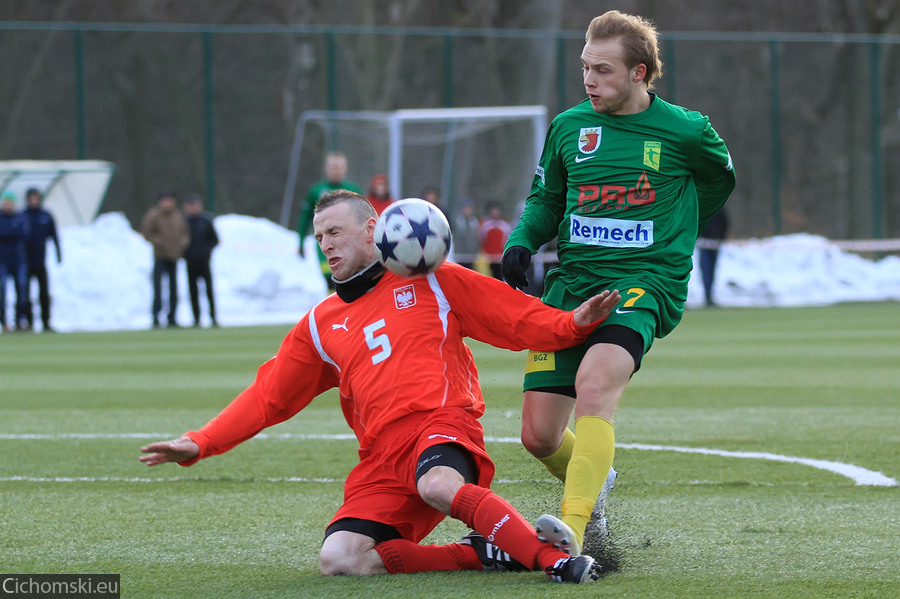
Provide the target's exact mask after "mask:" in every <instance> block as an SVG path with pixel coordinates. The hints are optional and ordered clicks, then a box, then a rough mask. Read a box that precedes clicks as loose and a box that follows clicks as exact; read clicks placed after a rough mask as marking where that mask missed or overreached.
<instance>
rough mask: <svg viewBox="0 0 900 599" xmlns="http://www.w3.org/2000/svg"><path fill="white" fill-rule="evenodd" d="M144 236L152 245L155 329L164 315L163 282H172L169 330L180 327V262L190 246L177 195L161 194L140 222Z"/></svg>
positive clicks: (188, 234)
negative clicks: (177, 314)
mask: <svg viewBox="0 0 900 599" xmlns="http://www.w3.org/2000/svg"><path fill="white" fill-rule="evenodd" d="M141 235H143V236H144V238H145V239H146V240H147V241H149V242H150V243H151V245H153V306H152V308H151V312H152V316H153V328H154V329H158V328H159V326H160V324H159V313H160V311H162V279H163V276H165V277H166V278H167V279H168V280H169V313H168V326H170V327H178V323H177V322H176V320H175V309H176V308H177V307H178V277H177V273H178V260H179V258H181V257H182V256H184V251H185V250H186V249H187V247H188V244H189V243H190V241H191V239H190V231H189V229H188V224H187V220H185V218H184V214H182V212H181V210H179V209H178V200H177V199H176V198H175V194H174V193H172V192H170V191H164V192H163V193H161V194H159V198H158V200H157V204H156V206H154V207H153V208H151V209H150V210H148V211H147V213H146V214H145V215H144V218H143V220H142V221H141Z"/></svg>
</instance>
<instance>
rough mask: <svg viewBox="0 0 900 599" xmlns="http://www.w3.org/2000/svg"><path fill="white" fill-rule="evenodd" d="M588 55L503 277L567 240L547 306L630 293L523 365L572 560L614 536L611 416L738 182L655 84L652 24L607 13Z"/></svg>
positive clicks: (562, 537) (526, 434)
mask: <svg viewBox="0 0 900 599" xmlns="http://www.w3.org/2000/svg"><path fill="white" fill-rule="evenodd" d="M581 62H582V74H583V78H584V87H585V91H586V92H587V96H588V97H587V99H585V100H584V101H582V102H581V103H580V104H578V105H577V106H575V107H573V108H570V109H569V110H566V111H565V112H563V113H561V114H560V115H558V116H557V117H556V118H554V119H553V121H552V123H551V124H550V127H549V130H548V132H547V137H546V140H545V142H544V149H543V151H542V153H541V158H540V162H539V164H538V168H537V171H536V172H535V176H534V179H533V181H532V186H531V193H530V195H529V196H528V199H527V202H526V205H525V211H524V213H523V215H522V218H521V220H520V221H519V223H518V225H517V226H516V228H515V230H514V231H513V232H512V234H511V235H510V238H509V241H508V242H507V244H506V252H505V253H504V256H503V276H504V278H505V279H506V281H507V282H508V283H509V284H510V285H511V286H513V287H517V288H523V287H525V286H527V284H528V280H527V277H526V275H525V272H526V269H527V267H528V265H529V263H530V262H531V255H532V254H533V253H534V252H535V251H536V250H537V249H538V248H539V247H540V246H541V245H542V244H544V243H546V242H547V241H550V240H551V239H552V238H553V237H554V236H557V235H558V236H559V239H558V244H559V250H558V256H559V260H560V265H561V266H560V268H557V269H555V270H553V271H552V272H550V273H549V274H548V276H547V278H546V279H545V290H544V293H543V297H542V299H543V301H544V302H545V303H547V304H550V305H552V306H556V307H559V308H562V309H566V308H567V307H569V306H570V305H577V304H578V302H580V301H582V300H583V298H586V297H589V296H591V295H592V294H593V293H594V292H595V291H594V290H596V289H607V288H609V289H621V290H622V300H623V304H622V305H621V306H619V307H618V308H617V309H616V311H615V312H614V313H613V314H611V315H610V317H609V318H608V319H606V321H604V322H603V324H602V325H601V326H600V327H599V328H598V329H597V330H596V331H595V332H594V334H593V335H591V338H590V339H588V341H587V342H586V343H584V344H582V345H580V346H578V347H577V348H573V349H569V350H564V351H559V352H555V353H554V354H546V355H533V356H529V357H530V358H532V359H530V360H529V362H528V363H529V367H528V368H526V374H525V384H524V388H525V397H524V401H523V404H522V443H523V444H524V445H525V447H526V448H527V449H528V451H530V452H531V453H532V454H533V455H534V456H535V457H536V458H538V459H539V460H540V461H541V462H543V463H544V465H545V466H546V467H547V469H548V470H549V471H550V472H551V473H553V474H554V475H556V476H557V477H558V478H560V479H561V480H563V481H564V482H565V489H564V491H563V499H562V526H561V527H556V526H555V524H553V525H552V526H551V527H550V530H548V535H550V536H552V537H553V538H554V542H558V543H559V544H560V545H561V546H567V547H570V548H571V551H572V552H573V554H574V553H575V552H576V551H578V550H579V549H580V547H581V546H582V544H583V541H584V540H585V531H586V530H588V524H589V522H590V523H591V527H590V529H589V530H590V532H591V536H590V539H589V540H590V541H591V545H592V546H594V543H595V542H600V543H602V541H603V539H604V538H605V535H606V534H607V526H606V518H605V516H604V515H603V508H604V500H605V492H603V491H604V488H605V491H608V490H609V488H611V485H612V482H613V480H614V479H615V471H614V470H613V469H612V463H613V454H614V452H615V434H614V432H613V424H612V422H613V414H614V412H615V409H616V406H618V404H619V400H620V399H621V398H622V394H623V393H624V391H625V387H626V386H627V385H628V382H629V381H630V380H631V376H632V375H633V374H634V373H635V372H636V371H637V370H638V368H639V367H640V365H641V359H642V357H643V356H644V354H645V353H646V352H647V351H648V350H649V349H650V346H651V344H652V343H653V339H654V338H655V337H656V338H661V337H664V336H665V335H667V334H668V333H669V332H671V331H672V329H674V328H675V326H676V325H677V324H678V322H679V321H680V320H681V317H682V315H683V313H684V303H685V300H686V299H687V286H688V280H689V278H690V273H691V267H692V263H693V259H692V258H693V253H694V244H695V243H696V241H697V236H698V234H699V232H700V231H701V230H702V228H703V227H704V226H706V223H707V222H708V221H709V220H710V219H711V218H712V216H713V215H714V214H715V213H716V212H718V211H719V209H720V208H721V207H722V205H723V204H724V203H725V201H726V200H727V199H728V196H729V194H730V193H731V191H732V190H733V189H734V185H735V176H734V171H733V169H732V163H731V156H730V155H729V153H728V148H727V147H726V146H725V142H723V141H722V139H721V138H720V137H719V135H718V134H717V133H716V131H715V129H713V127H712V125H710V123H709V119H708V118H707V117H705V116H703V115H701V114H699V113H697V112H693V111H689V110H686V109H684V108H681V107H678V106H674V105H672V104H669V103H668V102H666V101H664V100H663V99H661V98H659V97H657V96H656V94H653V93H651V92H650V89H651V86H652V84H653V80H654V79H655V78H656V77H658V76H659V75H660V73H661V69H662V63H661V62H660V60H659V49H658V41H657V33H656V28H655V27H654V26H653V25H652V24H651V23H650V22H648V21H647V20H645V19H643V18H641V17H637V16H632V15H626V14H623V13H621V12H619V11H609V12H607V13H605V14H603V15H601V16H599V17H596V18H595V19H593V20H592V21H591V23H590V25H589V27H588V29H587V33H586V35H585V45H584V49H583V51H582V54H581ZM539 358H543V359H539ZM573 409H574V411H575V433H574V434H573V433H572V431H570V430H569V429H568V428H567V425H568V422H569V418H570V417H571V415H572V410H573ZM538 526H541V520H540V519H539V521H538ZM557 528H558V529H559V534H557V531H556V529H557Z"/></svg>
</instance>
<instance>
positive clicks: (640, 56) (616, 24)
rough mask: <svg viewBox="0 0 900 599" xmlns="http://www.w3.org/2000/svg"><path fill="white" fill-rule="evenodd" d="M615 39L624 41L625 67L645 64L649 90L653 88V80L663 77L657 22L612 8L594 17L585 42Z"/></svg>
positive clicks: (646, 81)
mask: <svg viewBox="0 0 900 599" xmlns="http://www.w3.org/2000/svg"><path fill="white" fill-rule="evenodd" d="M615 38H619V39H621V40H622V47H623V48H624V49H625V57H624V59H625V66H627V67H628V68H629V69H630V68H633V67H635V66H637V65H639V64H641V63H643V64H644V66H646V67H647V74H646V75H645V76H644V82H645V83H646V84H647V88H648V89H649V88H651V87H653V80H654V79H657V78H658V77H661V76H662V61H661V60H660V59H659V40H658V39H657V36H656V27H655V26H654V25H653V23H651V22H650V21H648V20H647V19H644V18H643V17H638V16H634V15H628V14H625V13H621V12H619V11H617V10H611V11H608V12H605V13H603V14H602V15H600V16H599V17H594V19H593V20H591V24H590V25H588V28H587V32H586V33H585V35H584V41H585V42H591V41H593V40H608V39H615Z"/></svg>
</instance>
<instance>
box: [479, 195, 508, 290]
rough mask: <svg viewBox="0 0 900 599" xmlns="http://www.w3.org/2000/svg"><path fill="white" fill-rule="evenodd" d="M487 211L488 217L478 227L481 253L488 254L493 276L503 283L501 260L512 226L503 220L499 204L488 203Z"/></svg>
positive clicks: (501, 208)
mask: <svg viewBox="0 0 900 599" xmlns="http://www.w3.org/2000/svg"><path fill="white" fill-rule="evenodd" d="M487 209H488V214H487V217H486V218H485V219H484V220H483V221H481V225H479V227H478V239H479V241H480V243H481V251H482V252H484V253H485V254H487V258H488V262H489V263H490V268H491V276H493V277H494V278H495V279H500V280H501V281H502V280H503V275H502V274H501V272H500V260H501V258H502V257H503V246H504V244H505V243H506V240H507V239H508V238H509V233H510V231H512V226H511V225H510V224H509V222H508V221H507V220H506V219H505V218H503V207H502V206H501V205H500V203H499V202H495V201H492V202H488V205H487Z"/></svg>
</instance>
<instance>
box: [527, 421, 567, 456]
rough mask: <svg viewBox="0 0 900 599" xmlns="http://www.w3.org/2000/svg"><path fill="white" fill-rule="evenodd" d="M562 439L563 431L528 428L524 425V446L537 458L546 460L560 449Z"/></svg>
mask: <svg viewBox="0 0 900 599" xmlns="http://www.w3.org/2000/svg"><path fill="white" fill-rule="evenodd" d="M562 438H563V432H562V431H557V430H546V429H540V428H534V427H527V426H525V425H524V423H523V425H522V445H523V446H524V447H525V449H526V450H528V453H530V454H531V455H533V456H535V457H537V458H545V457H547V456H548V455H551V454H552V453H553V452H554V451H556V450H557V449H559V445H560V443H562Z"/></svg>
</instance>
